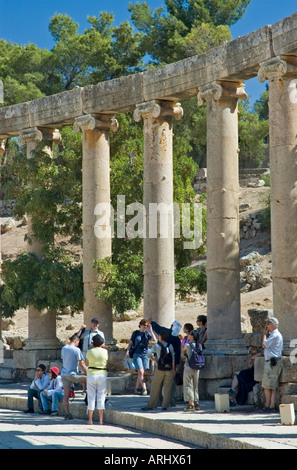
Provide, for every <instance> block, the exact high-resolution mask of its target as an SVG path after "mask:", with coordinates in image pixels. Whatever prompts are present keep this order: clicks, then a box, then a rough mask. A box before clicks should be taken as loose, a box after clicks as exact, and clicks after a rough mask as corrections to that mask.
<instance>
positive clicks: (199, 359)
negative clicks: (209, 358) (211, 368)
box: [189, 343, 205, 370]
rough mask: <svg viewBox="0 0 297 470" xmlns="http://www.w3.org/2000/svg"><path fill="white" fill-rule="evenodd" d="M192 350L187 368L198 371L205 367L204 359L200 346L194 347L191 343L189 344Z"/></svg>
mask: <svg viewBox="0 0 297 470" xmlns="http://www.w3.org/2000/svg"><path fill="white" fill-rule="evenodd" d="M189 345H190V347H191V348H192V355H191V357H190V359H189V366H190V367H191V369H193V370H200V369H202V368H203V367H204V366H205V358H204V354H203V352H202V346H201V344H198V345H197V346H196V347H195V346H193V344H192V343H189Z"/></svg>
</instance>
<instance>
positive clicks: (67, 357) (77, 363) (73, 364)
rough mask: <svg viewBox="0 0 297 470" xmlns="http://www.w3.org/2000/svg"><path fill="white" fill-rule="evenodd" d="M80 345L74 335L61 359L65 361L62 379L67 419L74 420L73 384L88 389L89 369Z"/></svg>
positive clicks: (64, 348)
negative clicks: (80, 370)
mask: <svg viewBox="0 0 297 470" xmlns="http://www.w3.org/2000/svg"><path fill="white" fill-rule="evenodd" d="M78 345H79V337H78V336H77V335H73V336H71V338H70V344H66V346H64V347H63V348H62V352H61V358H62V361H63V368H62V371H61V377H62V381H63V386H64V398H63V405H64V409H65V414H66V415H65V419H72V415H71V414H70V413H69V397H70V393H71V386H72V384H73V383H80V384H81V385H82V386H83V389H84V390H85V389H86V374H87V368H86V365H85V363H84V360H83V355H82V352H81V350H80V349H79V347H78ZM79 367H80V368H81V369H82V370H83V372H84V374H85V375H82V374H80V373H79V370H78V368H79Z"/></svg>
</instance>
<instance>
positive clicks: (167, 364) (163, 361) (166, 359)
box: [158, 343, 172, 370]
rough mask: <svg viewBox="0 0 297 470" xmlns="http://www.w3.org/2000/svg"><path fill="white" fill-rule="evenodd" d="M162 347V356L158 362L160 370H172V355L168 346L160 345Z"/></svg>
mask: <svg viewBox="0 0 297 470" xmlns="http://www.w3.org/2000/svg"><path fill="white" fill-rule="evenodd" d="M158 344H159V346H160V347H161V354H160V358H159V360H158V370H172V354H171V352H170V351H169V347H168V346H166V347H165V346H164V345H163V344H162V343H158Z"/></svg>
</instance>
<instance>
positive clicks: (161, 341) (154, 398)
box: [142, 331, 175, 411]
mask: <svg viewBox="0 0 297 470" xmlns="http://www.w3.org/2000/svg"><path fill="white" fill-rule="evenodd" d="M168 337H169V334H168V332H167V331H160V333H159V335H158V343H156V344H154V346H153V347H152V348H151V349H149V350H148V352H147V357H148V358H149V359H150V360H151V361H152V362H153V363H154V364H155V365H156V366H157V367H156V369H155V373H154V377H153V381H152V388H151V393H150V399H149V401H148V404H147V405H146V406H145V407H144V408H142V409H143V410H145V411H147V410H153V409H154V408H157V406H158V401H159V397H160V393H161V390H162V387H163V397H162V410H167V408H168V406H169V404H170V398H171V388H172V382H173V379H174V369H175V363H174V360H175V358H174V349H173V346H172V344H169V343H168Z"/></svg>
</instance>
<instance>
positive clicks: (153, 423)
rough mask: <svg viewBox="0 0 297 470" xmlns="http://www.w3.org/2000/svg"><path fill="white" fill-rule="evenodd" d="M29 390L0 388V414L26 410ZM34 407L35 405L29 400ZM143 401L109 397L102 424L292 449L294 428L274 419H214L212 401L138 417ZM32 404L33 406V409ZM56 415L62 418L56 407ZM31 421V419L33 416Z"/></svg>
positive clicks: (236, 413)
mask: <svg viewBox="0 0 297 470" xmlns="http://www.w3.org/2000/svg"><path fill="white" fill-rule="evenodd" d="M28 387H29V384H24V383H22V384H13V385H9V384H8V385H0V408H2V409H5V408H6V409H7V408H8V409H13V410H24V409H26V401H27V400H26V395H27V389H28ZM35 402H36V400H35ZM147 402H148V397H142V396H135V395H113V396H112V397H111V399H110V404H111V406H107V407H106V411H105V422H106V423H108V424H111V425H118V426H122V427H128V428H131V429H136V430H140V431H145V432H149V433H151V434H154V435H157V436H163V437H164V438H169V439H173V440H178V441H181V442H183V443H187V444H189V445H194V446H198V447H202V448H205V449H296V448H297V426H296V425H293V426H284V425H282V424H281V420H280V415H279V414H278V413H272V414H271V413H268V414H267V413H265V414H263V413H259V411H258V410H256V409H251V408H250V407H240V408H236V407H235V408H234V409H233V408H231V411H230V412H228V413H217V412H216V411H215V405H214V401H202V402H201V410H200V411H198V412H184V411H183V409H184V405H183V404H178V405H177V406H176V407H174V408H169V409H168V410H167V411H162V410H161V409H159V408H158V409H157V410H154V411H143V410H142V409H141V408H142V407H144V406H145V405H146V403H147ZM36 404H37V403H36ZM70 410H71V412H72V414H73V415H74V416H75V417H76V418H80V419H86V418H87V410H86V406H85V405H84V403H83V401H82V397H81V395H79V394H77V396H76V398H75V400H74V401H73V402H72V403H70ZM59 413H60V414H61V415H62V414H63V407H62V405H60V408H59ZM33 417H34V418H35V416H34V415H33Z"/></svg>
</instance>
